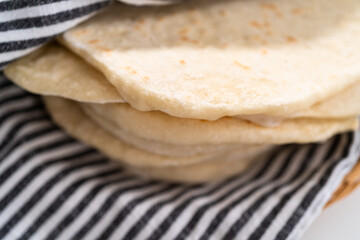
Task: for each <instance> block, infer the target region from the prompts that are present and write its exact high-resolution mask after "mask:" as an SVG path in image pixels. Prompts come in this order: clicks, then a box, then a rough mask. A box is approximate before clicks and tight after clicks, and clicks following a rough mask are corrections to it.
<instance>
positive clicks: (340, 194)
mask: <svg viewBox="0 0 360 240" xmlns="http://www.w3.org/2000/svg"><path fill="white" fill-rule="evenodd" d="M359 185H360V160H359V162H358V163H357V164H356V166H355V167H354V169H353V170H352V171H351V172H350V173H349V174H348V175H346V177H345V178H344V180H343V181H342V183H341V184H340V186H339V187H338V189H337V190H336V191H335V193H334V194H333V196H332V198H331V199H330V201H329V202H328V203H327V204H326V206H325V207H328V206H330V205H332V204H333V203H335V202H337V201H339V200H340V199H342V198H344V197H346V196H348V195H349V194H350V193H351V192H353V191H354V190H355V189H356V188H357V187H358V186H359Z"/></svg>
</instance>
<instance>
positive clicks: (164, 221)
mask: <svg viewBox="0 0 360 240" xmlns="http://www.w3.org/2000/svg"><path fill="white" fill-rule="evenodd" d="M359 137H360V134H359V133H358V132H351V133H346V134H342V135H338V136H335V137H334V138H332V139H330V140H329V141H327V142H324V143H318V144H306V145H286V146H282V147H280V148H278V149H276V150H275V151H274V152H273V153H272V154H270V155H269V156H267V157H264V159H263V161H261V164H258V165H256V166H253V168H252V169H250V171H247V172H246V173H244V174H242V175H239V176H236V177H233V178H230V179H227V180H225V181H221V182H217V183H211V184H197V185H180V184H166V183H162V182H157V181H150V180H144V179H141V178H138V177H136V176H134V175H132V174H130V173H128V172H127V171H126V170H124V169H122V168H121V167H119V166H117V165H116V163H114V162H112V161H110V160H108V159H107V158H106V157H104V156H103V155H101V154H100V153H98V152H96V151H95V150H93V149H92V148H90V147H87V146H85V145H84V144H82V143H80V142H77V141H75V140H73V139H72V138H70V137H69V136H68V135H66V134H65V133H64V132H63V131H61V130H60V129H59V128H58V127H56V126H55V125H54V124H53V123H52V121H51V120H50V118H49V116H48V115H47V113H46V111H45V109H44V106H43V104H42V102H41V100H40V98H39V97H38V96H35V95H32V94H29V93H26V92H24V91H23V90H22V89H20V88H18V87H16V86H14V85H13V84H12V83H11V82H10V81H9V80H7V79H6V78H5V77H4V76H3V75H1V76H0V239H8V240H14V239H36V240H42V239H48V240H53V239H64V240H69V239H74V240H79V239H87V240H92V239H97V240H104V239H114V240H119V239H126V240H127V239H140V240H143V239H166V240H167V239H204V240H205V239H226V240H228V239H266V240H267V239H299V237H300V236H301V234H302V233H303V232H304V230H305V229H306V228H307V227H308V226H309V224H311V222H312V221H313V220H314V218H316V216H317V215H318V214H319V213H320V212H321V211H322V209H323V207H324V205H325V204H326V202H327V201H328V200H329V198H330V197H331V195H332V193H333V192H334V191H335V189H336V187H337V186H338V185H339V184H340V182H341V180H342V179H343V177H344V176H345V175H346V174H347V173H348V172H349V171H350V170H351V169H352V167H353V166H354V164H355V163H356V162H357V159H358V157H359V146H360V144H359V142H360V140H359Z"/></svg>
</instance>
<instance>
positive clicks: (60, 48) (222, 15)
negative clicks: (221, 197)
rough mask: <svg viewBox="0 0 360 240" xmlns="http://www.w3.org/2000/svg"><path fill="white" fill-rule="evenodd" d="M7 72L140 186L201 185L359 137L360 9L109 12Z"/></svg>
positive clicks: (249, 6)
mask: <svg viewBox="0 0 360 240" xmlns="http://www.w3.org/2000/svg"><path fill="white" fill-rule="evenodd" d="M57 42H58V43H51V44H49V45H47V46H45V47H43V48H42V49H40V50H38V51H37V52H35V53H33V54H30V55H29V56H26V57H24V58H22V59H20V60H18V61H17V62H15V63H13V64H11V65H10V66H9V67H7V69H6V71H5V72H6V74H7V75H8V77H9V78H10V79H12V80H13V81H14V82H15V83H16V84H18V85H19V86H21V87H23V88H25V89H27V90H29V91H31V92H34V93H38V94H42V95H44V96H45V97H44V100H45V103H46V106H47V108H48V110H49V112H50V114H51V115H52V117H53V119H54V120H55V122H57V123H58V124H59V125H60V126H62V127H63V128H64V129H65V130H66V131H67V132H68V133H69V134H71V135H72V136H74V137H76V138H78V139H80V140H82V141H84V142H86V143H88V144H90V145H92V146H94V147H95V148H97V149H99V150H100V151H102V152H104V153H105V154H107V155H108V156H110V157H111V158H113V159H116V160H119V161H121V162H122V163H123V164H124V165H125V166H127V167H128V168H129V169H131V170H132V171H134V172H136V173H139V174H141V175H145V176H149V177H153V178H157V179H166V180H171V181H179V182H203V181H209V180H214V179H219V178H224V177H227V176H231V175H234V174H237V173H239V172H241V171H243V170H244V169H246V168H247V167H248V166H249V165H250V164H256V162H257V159H258V158H259V156H262V158H263V155H264V154H269V151H270V150H271V149H273V148H274V147H276V146H279V145H281V144H288V143H309V142H317V141H324V140H326V139H328V138H330V137H331V136H333V135H335V134H337V133H340V132H345V131H349V130H354V129H356V128H357V124H358V123H357V115H359V114H360V1H359V0H346V1H339V0H290V1H289V0H221V1H216V0H215V1H213V0H192V1H188V2H186V3H184V4H180V5H176V6H167V7H157V8H152V7H150V8H138V7H130V6H126V5H122V4H119V3H115V4H112V5H111V6H110V7H109V8H108V9H106V10H105V11H103V12H101V13H100V14H99V15H97V16H95V17H94V18H92V19H91V20H89V21H87V22H85V23H84V24H82V25H80V26H78V27H76V28H74V29H72V30H70V31H68V32H66V33H64V34H63V35H62V36H60V37H59V38H58V39H57Z"/></svg>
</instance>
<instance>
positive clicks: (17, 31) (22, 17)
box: [0, 0, 180, 69]
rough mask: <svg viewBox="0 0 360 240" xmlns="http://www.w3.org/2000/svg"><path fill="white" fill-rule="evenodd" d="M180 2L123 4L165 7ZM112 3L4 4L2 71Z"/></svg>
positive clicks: (0, 15)
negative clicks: (14, 61) (17, 59)
mask: <svg viewBox="0 0 360 240" xmlns="http://www.w3.org/2000/svg"><path fill="white" fill-rule="evenodd" d="M179 1H180V0H121V2H124V3H127V4H133V5H164V4H169V3H176V2H179ZM110 3H111V0H5V1H3V0H0V69H2V68H3V67H4V66H5V65H6V64H8V63H10V62H11V61H12V60H15V59H16V58H19V57H21V56H24V55H26V54H28V53H29V52H32V51H34V50H35V49H37V48H38V47H40V46H41V45H42V44H44V43H45V42H47V41H49V40H51V39H52V38H53V37H54V36H56V35H58V34H60V33H62V32H64V31H66V30H68V29H69V28H71V27H74V26H75V25H77V24H79V23H81V22H83V21H84V20H86V19H88V18H89V17H91V16H92V15H94V14H95V13H96V12H98V11H99V10H100V9H102V8H103V7H105V6H107V5H108V4H110Z"/></svg>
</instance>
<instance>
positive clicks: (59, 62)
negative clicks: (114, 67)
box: [5, 44, 124, 103]
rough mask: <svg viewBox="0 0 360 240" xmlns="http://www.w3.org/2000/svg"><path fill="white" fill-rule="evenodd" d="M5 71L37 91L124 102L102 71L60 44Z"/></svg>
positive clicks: (52, 45) (94, 99) (70, 97)
mask: <svg viewBox="0 0 360 240" xmlns="http://www.w3.org/2000/svg"><path fill="white" fill-rule="evenodd" d="M5 74H6V75H7V76H8V77H9V78H10V79H11V80H12V81H13V82H14V83H16V84H17V85H19V86H20V87H22V88H24V89H26V90H28V91H30V92H33V93H38V94H42V95H49V96H61V97H65V98H69V99H74V100H77V101H84V102H96V103H107V102H124V101H123V99H122V98H121V96H120V94H119V93H118V91H117V90H116V88H114V87H113V86H112V85H111V84H110V83H109V82H108V81H107V80H106V78H105V77H104V75H103V74H102V73H101V72H99V71H97V70H96V69H94V68H93V67H92V66H90V65H89V64H87V63H86V62H85V61H84V60H82V59H81V58H79V57H78V56H76V55H75V54H72V53H71V52H69V51H68V50H66V49H65V48H63V47H60V46H59V45H57V44H49V45H47V46H45V47H43V48H41V49H40V50H38V51H36V52H34V53H31V54H29V55H27V56H26V57H23V58H21V59H19V60H17V61H15V62H14V63H12V64H10V65H8V66H7V67H6V69H5Z"/></svg>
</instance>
